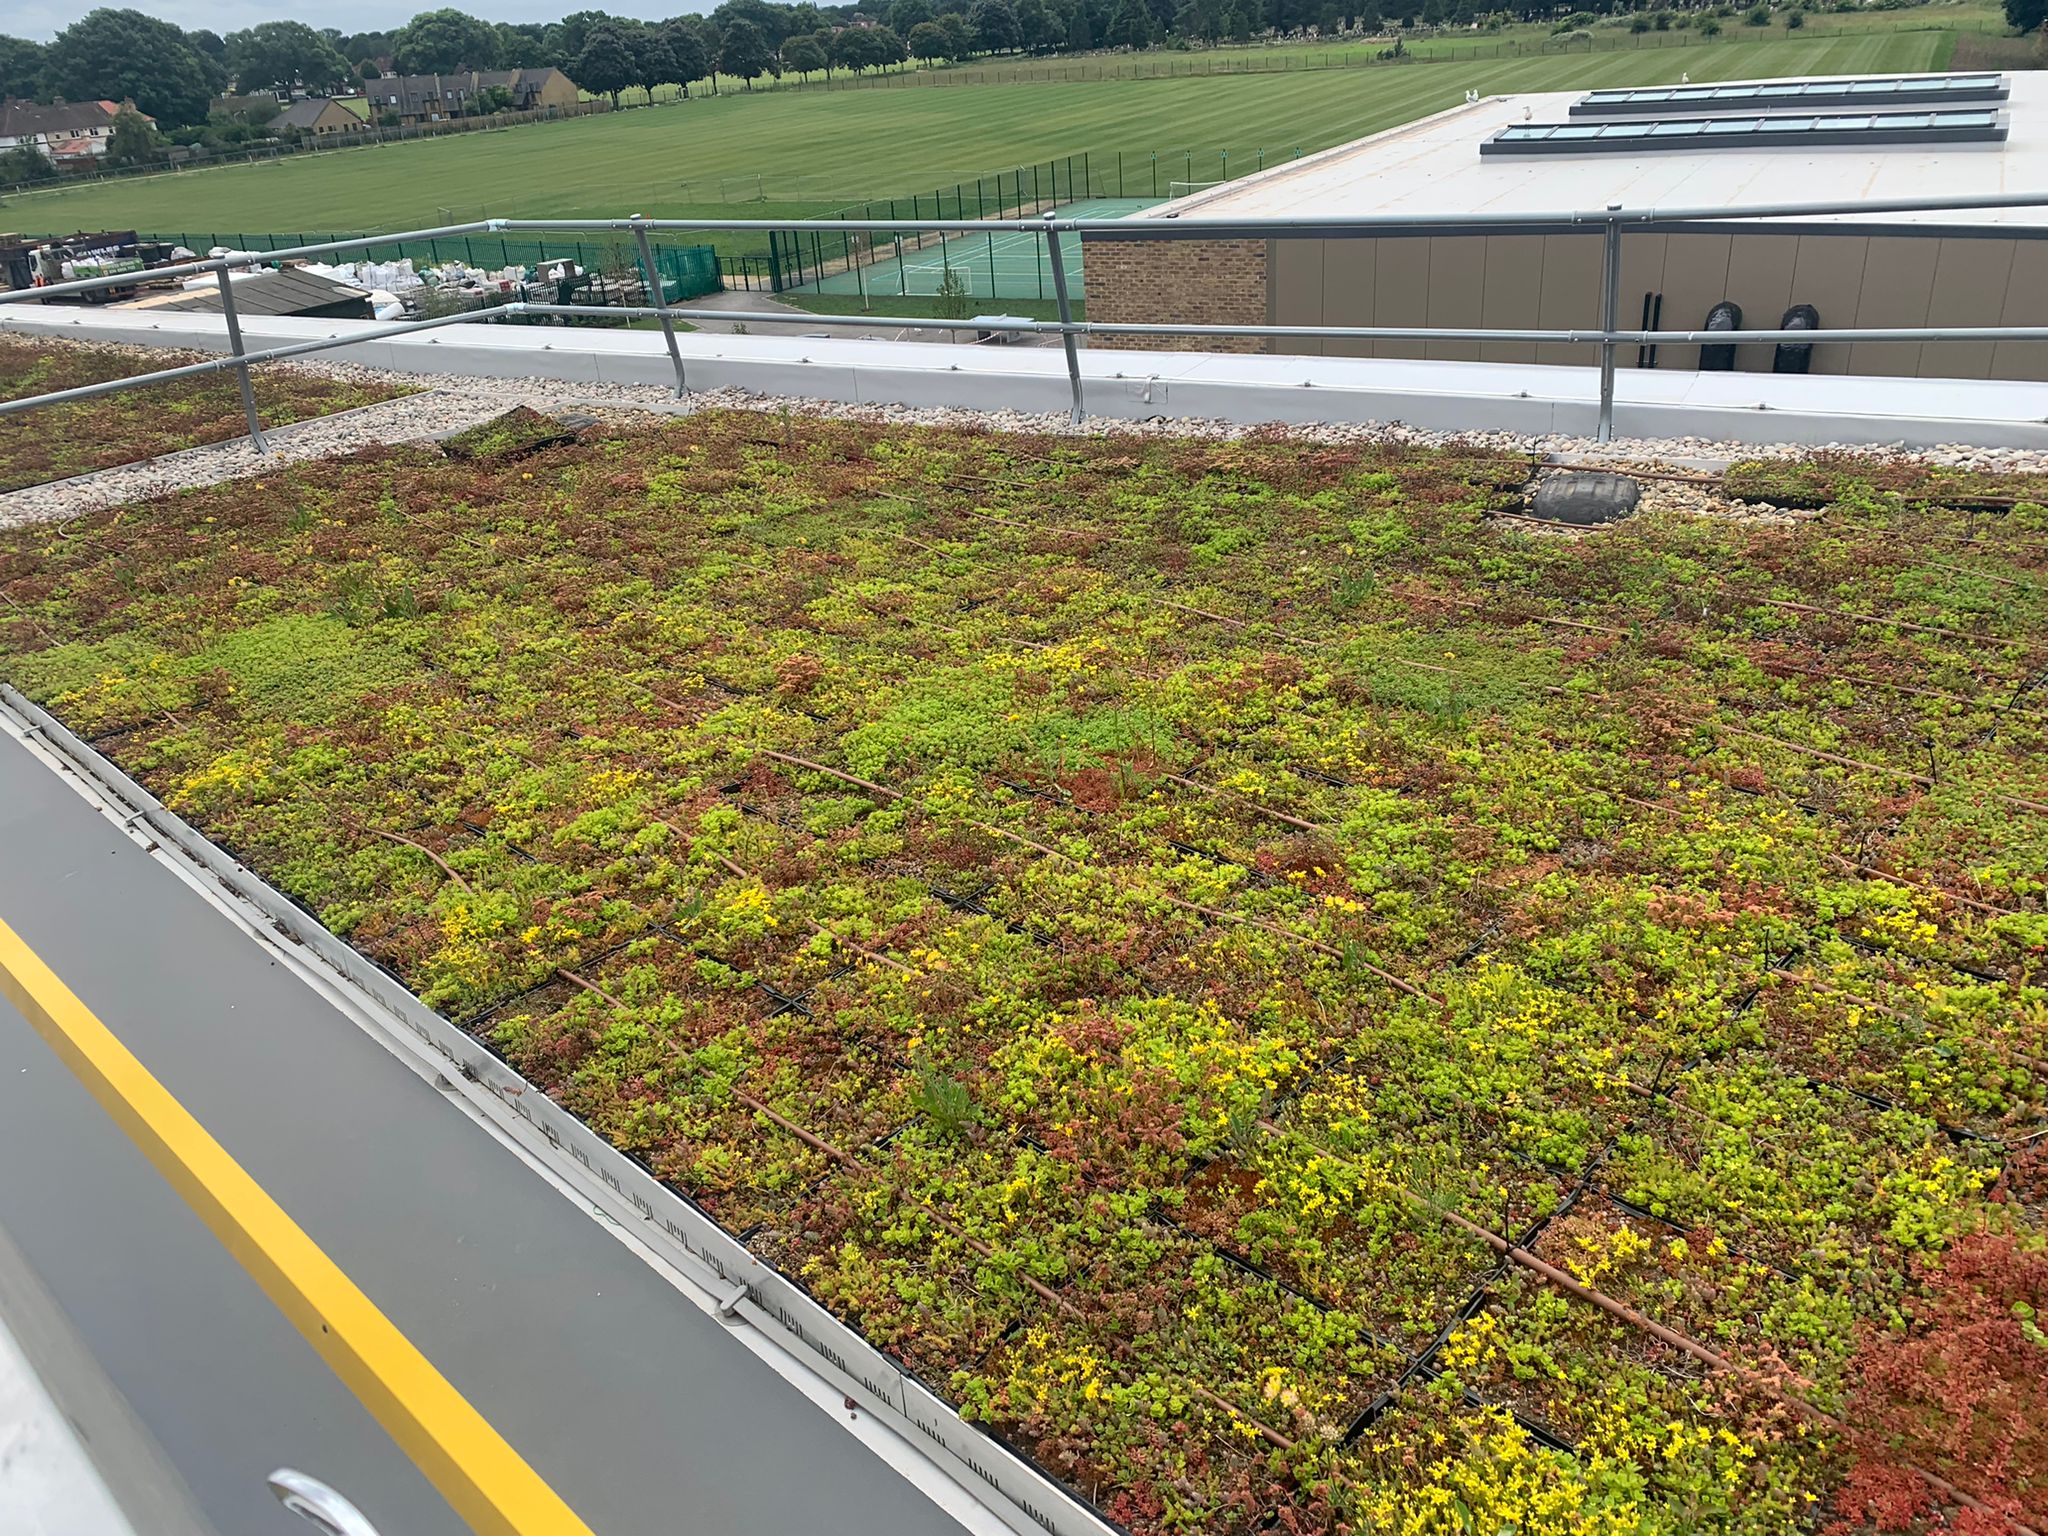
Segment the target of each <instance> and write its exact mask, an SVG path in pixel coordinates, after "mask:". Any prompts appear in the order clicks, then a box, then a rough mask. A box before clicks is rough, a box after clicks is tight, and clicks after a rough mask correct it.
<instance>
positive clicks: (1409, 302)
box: [1372, 237, 1434, 357]
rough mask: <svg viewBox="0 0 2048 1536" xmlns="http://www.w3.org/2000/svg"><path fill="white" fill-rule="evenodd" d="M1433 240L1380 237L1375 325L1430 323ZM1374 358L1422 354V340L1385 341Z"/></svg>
mask: <svg viewBox="0 0 2048 1536" xmlns="http://www.w3.org/2000/svg"><path fill="white" fill-rule="evenodd" d="M1433 243H1434V242H1432V241H1429V240H1421V239H1402V238H1398V237H1396V238H1390V239H1386V240H1381V241H1379V242H1378V244H1379V248H1380V250H1379V259H1378V263H1377V274H1376V280H1375V282H1374V284H1373V308H1372V316H1373V318H1372V323H1373V324H1374V325H1427V324H1429V248H1430V246H1431V244H1433ZM1373 355H1374V356H1375V357H1421V356H1423V355H1424V354H1423V348H1422V343H1421V342H1419V341H1383V342H1380V343H1379V344H1378V345H1376V346H1375V347H1374V348H1373Z"/></svg>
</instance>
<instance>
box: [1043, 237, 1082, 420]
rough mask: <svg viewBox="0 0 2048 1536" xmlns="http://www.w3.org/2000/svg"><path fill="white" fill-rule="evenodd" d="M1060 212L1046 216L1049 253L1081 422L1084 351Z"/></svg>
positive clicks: (1077, 417)
mask: <svg viewBox="0 0 2048 1536" xmlns="http://www.w3.org/2000/svg"><path fill="white" fill-rule="evenodd" d="M1055 218H1056V216H1055V215H1053V214H1050V213H1048V214H1047V215H1046V216H1045V253H1046V255H1047V256H1049V257H1051V258H1052V295H1053V298H1054V299H1055V300H1057V301H1058V303H1059V307H1060V343H1061V345H1063V346H1064V347H1065V348H1066V349H1067V386H1068V388H1069V389H1071V390H1072V391H1073V395H1074V425H1075V426H1077V427H1078V426H1079V425H1081V415H1082V412H1081V354H1080V351H1079V349H1078V348H1076V347H1075V345H1074V306H1073V303H1072V301H1071V300H1070V299H1069V298H1068V295H1067V263H1066V258H1065V257H1064V256H1062V255H1061V254H1060V232H1059V231H1058V230H1057V229H1056V228H1054V227H1053V226H1054V223H1055Z"/></svg>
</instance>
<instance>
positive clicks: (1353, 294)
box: [1321, 240, 1385, 357]
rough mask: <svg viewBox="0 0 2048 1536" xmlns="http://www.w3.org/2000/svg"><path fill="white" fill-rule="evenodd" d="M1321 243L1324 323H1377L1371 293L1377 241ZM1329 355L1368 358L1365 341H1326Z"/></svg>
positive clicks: (1369, 349) (1369, 348)
mask: <svg viewBox="0 0 2048 1536" xmlns="http://www.w3.org/2000/svg"><path fill="white" fill-rule="evenodd" d="M1321 243H1322V246H1323V299H1322V303H1323V313H1322V323H1323V324H1326V325H1377V324H1378V323H1379V322H1378V320H1377V319H1376V318H1374V316H1375V310H1374V305H1375V303H1376V300H1375V297H1374V294H1375V291H1376V289H1377V286H1378V273H1379V253H1380V246H1381V245H1383V244H1384V243H1385V242H1384V241H1380V240H1325V241H1323V242H1321ZM1323 349H1324V353H1325V355H1326V356H1329V357H1371V356H1373V355H1374V347H1373V343H1371V342H1369V341H1330V342H1325V343H1324V344H1323Z"/></svg>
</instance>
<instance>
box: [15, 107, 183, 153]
mask: <svg viewBox="0 0 2048 1536" xmlns="http://www.w3.org/2000/svg"><path fill="white" fill-rule="evenodd" d="M123 112H135V103H134V102H132V101H64V100H62V99H59V100H57V101H53V102H51V103H50V104H49V105H47V106H45V105H44V104H43V103H41V102H38V101H17V100H15V99H14V98H12V97H9V98H8V99H7V100H5V101H4V102H0V152H4V151H6V150H10V149H20V148H23V147H25V146H33V147H34V148H36V149H40V150H41V151H42V152H43V153H44V154H46V155H48V156H49V157H50V159H51V160H52V161H53V162H54V163H55V164H56V166H57V168H58V169H59V170H65V169H79V168H83V167H85V166H87V165H90V164H91V163H92V162H93V161H94V160H96V159H98V158H99V157H100V156H102V155H104V154H106V152H107V145H108V143H109V142H110V141H111V140H112V139H113V137H114V119H115V118H117V117H119V116H120V115H121V114H122V113H123ZM135 115H136V116H137V117H140V118H141V119H142V120H143V121H144V122H145V123H148V124H149V125H150V126H151V127H152V128H154V127H155V126H156V119H155V118H153V117H150V116H149V115H148V114H147V113H143V112H136V113H135Z"/></svg>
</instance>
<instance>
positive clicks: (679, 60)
mask: <svg viewBox="0 0 2048 1536" xmlns="http://www.w3.org/2000/svg"><path fill="white" fill-rule="evenodd" d="M661 41H662V44H663V46H664V47H666V48H667V49H668V56H669V59H670V60H671V61H672V62H673V63H674V65H675V71H676V83H677V84H678V85H680V86H682V88H683V94H684V95H685V96H687V95H689V94H690V82H691V81H692V80H702V79H703V78H704V77H705V76H706V75H708V74H710V73H711V54H710V51H709V50H708V49H706V48H705V46H704V31H703V28H702V27H701V26H700V25H699V24H698V20H697V18H696V17H694V16H677V17H675V18H674V19H673V20H670V21H664V22H663V23H662V24H661Z"/></svg>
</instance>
